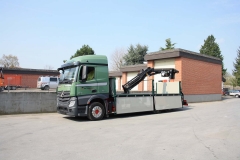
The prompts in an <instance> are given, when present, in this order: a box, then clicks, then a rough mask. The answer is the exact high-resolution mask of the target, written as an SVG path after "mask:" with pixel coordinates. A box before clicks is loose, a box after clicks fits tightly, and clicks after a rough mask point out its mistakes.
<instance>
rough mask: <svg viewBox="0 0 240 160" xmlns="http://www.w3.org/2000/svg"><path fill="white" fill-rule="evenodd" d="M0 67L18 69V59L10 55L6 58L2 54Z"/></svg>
mask: <svg viewBox="0 0 240 160" xmlns="http://www.w3.org/2000/svg"><path fill="white" fill-rule="evenodd" d="M0 65H1V66H3V67H5V68H18V67H19V62H18V57H17V56H14V55H11V54H10V55H8V56H7V55H5V54H3V56H2V58H1V59H0Z"/></svg>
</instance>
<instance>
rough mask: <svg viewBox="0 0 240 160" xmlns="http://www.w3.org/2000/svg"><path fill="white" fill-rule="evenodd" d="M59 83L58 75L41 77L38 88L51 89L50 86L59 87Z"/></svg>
mask: <svg viewBox="0 0 240 160" xmlns="http://www.w3.org/2000/svg"><path fill="white" fill-rule="evenodd" d="M58 83H59V78H58V77H49V76H46V77H43V76H42V77H39V78H38V81H37V88H40V89H41V90H49V89H50V88H51V89H52V88H53V89H54V88H57V86H58Z"/></svg>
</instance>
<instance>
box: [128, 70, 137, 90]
mask: <svg viewBox="0 0 240 160" xmlns="http://www.w3.org/2000/svg"><path fill="white" fill-rule="evenodd" d="M137 74H138V72H128V73H127V81H130V80H131V79H133V78H134V77H136V76H137ZM131 90H132V91H137V90H138V85H137V86H135V87H134V88H132V89H131Z"/></svg>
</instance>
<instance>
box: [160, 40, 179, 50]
mask: <svg viewBox="0 0 240 160" xmlns="http://www.w3.org/2000/svg"><path fill="white" fill-rule="evenodd" d="M165 41H166V48H162V47H161V48H160V51H163V50H169V49H174V48H175V44H176V43H172V42H171V39H170V38H168V39H166V40H165Z"/></svg>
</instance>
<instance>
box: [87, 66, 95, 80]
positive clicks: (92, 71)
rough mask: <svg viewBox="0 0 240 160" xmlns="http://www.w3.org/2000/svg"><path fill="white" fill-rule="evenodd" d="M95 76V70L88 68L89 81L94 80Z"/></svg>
mask: <svg viewBox="0 0 240 160" xmlns="http://www.w3.org/2000/svg"><path fill="white" fill-rule="evenodd" d="M94 75H95V68H94V67H88V68H87V81H90V80H93V79H94Z"/></svg>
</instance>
